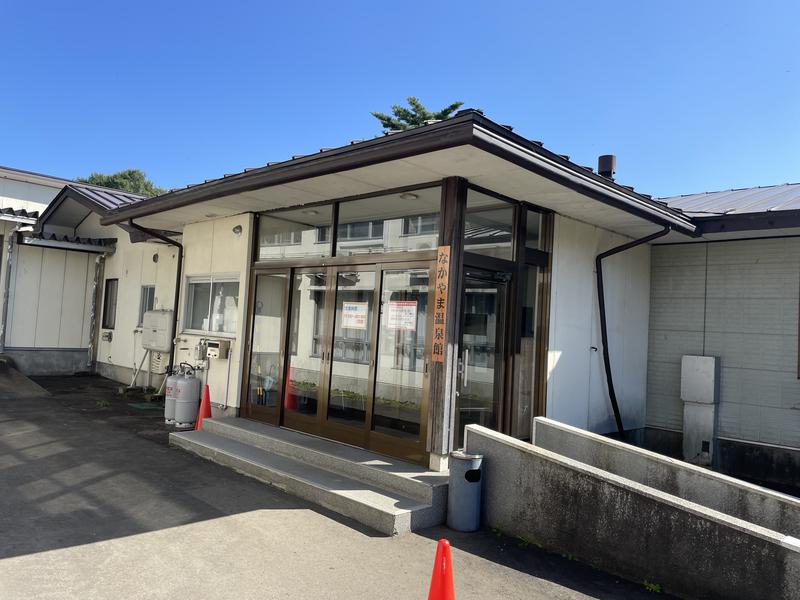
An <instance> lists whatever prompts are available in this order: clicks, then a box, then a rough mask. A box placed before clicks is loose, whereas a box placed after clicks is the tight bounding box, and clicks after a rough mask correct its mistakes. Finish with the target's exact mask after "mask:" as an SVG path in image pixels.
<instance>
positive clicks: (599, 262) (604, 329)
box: [594, 226, 671, 436]
mask: <svg viewBox="0 0 800 600" xmlns="http://www.w3.org/2000/svg"><path fill="white" fill-rule="evenodd" d="M670 230H671V228H670V227H669V226H667V227H664V229H662V230H661V231H659V232H656V233H651V234H650V235H648V236H645V237H643V238H639V239H638V240H633V241H631V242H628V243H627V244H622V245H621V246H617V247H616V248H611V250H606V251H605V252H603V253H602V254H598V255H597V258H595V261H594V264H595V267H596V270H597V301H598V304H599V305H600V337H601V341H602V344H603V366H604V367H605V371H606V383H607V384H608V397H609V398H610V399H611V408H612V409H614V419H615V420H616V422H617V431H618V432H619V434H620V436H622V435H623V434H624V433H625V427H624V426H623V425H622V416H621V415H620V412H619V403H618V402H617V393H616V391H615V390H614V378H613V377H612V375H611V357H610V356H609V353H608V325H607V323H606V299H605V294H604V291H603V259H604V258H608V257H609V256H613V255H615V254H619V253H620V252H625V251H626V250H630V249H631V248H635V247H636V246H641V245H642V244H646V243H647V242H651V241H653V240H655V239H656V238H660V237H662V236H665V235H667V234H668V233H669V232H670Z"/></svg>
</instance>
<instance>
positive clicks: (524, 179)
mask: <svg viewBox="0 0 800 600" xmlns="http://www.w3.org/2000/svg"><path fill="white" fill-rule="evenodd" d="M452 176H458V177H463V178H465V179H467V180H469V182H470V183H472V184H474V185H478V186H481V187H484V188H487V189H489V190H492V191H495V192H498V193H500V194H504V195H506V196H510V197H512V198H515V199H517V200H521V201H525V202H528V203H530V204H532V205H534V206H539V207H542V208H546V209H549V210H552V211H554V212H556V213H559V214H562V215H564V216H568V217H571V218H574V219H578V220H581V221H584V222H586V223H590V224H592V225H597V226H599V227H602V228H604V229H608V230H610V231H614V232H617V233H620V234H623V235H626V236H630V237H641V236H644V235H647V234H649V233H652V232H653V231H655V230H657V229H658V228H659V226H658V225H656V224H654V223H653V222H652V221H650V220H648V219H646V218H643V217H640V216H638V215H634V214H631V213H630V212H627V211H626V210H622V209H620V208H617V207H614V206H609V205H608V204H605V203H603V202H601V201H598V200H597V199H595V198H591V197H589V196H587V195H584V194H582V193H580V192H577V191H575V190H573V189H571V188H569V187H566V186H564V185H562V184H560V183H556V182H555V181H552V180H551V179H548V178H546V177H544V176H542V175H538V174H536V173H534V172H532V171H530V170H528V169H525V168H523V167H521V166H519V165H517V164H515V163H513V162H511V161H509V160H505V159H504V158H501V157H499V156H495V155H494V154H492V153H490V152H487V151H485V150H483V149H480V148H476V147H475V146H472V145H462V146H456V147H452V148H447V149H443V150H436V151H432V152H427V153H423V154H417V155H415V156H410V157H407V158H402V159H398V160H391V161H387V162H383V163H379V164H374V165H370V166H366V167H360V168H356V169H351V170H347V171H341V172H336V173H332V174H328V175H322V176H318V177H312V178H309V179H303V180H299V181H293V182H291V183H284V184H279V185H274V186H271V187H266V188H261V189H257V190H252V191H247V192H241V193H236V194H232V195H228V196H223V197H219V198H214V199H210V200H205V201H202V202H198V203H195V204H191V205H188V206H184V207H179V208H174V209H170V210H166V211H163V212H159V213H155V214H152V215H146V216H141V217H138V218H136V219H135V222H136V223H137V224H139V225H141V226H143V227H148V228H153V229H162V230H172V231H182V230H183V228H184V226H185V225H187V224H189V223H194V222H198V221H204V220H208V219H214V218H218V217H224V216H230V215H235V214H240V213H244V212H261V211H266V210H272V209H276V208H284V207H290V206H302V205H305V204H312V203H317V202H322V201H327V200H333V199H337V198H343V197H349V196H355V195H360V194H370V193H375V192H380V191H383V190H388V189H392V188H397V187H402V186H408V185H416V184H423V183H431V182H438V181H440V180H441V179H443V178H445V177H452Z"/></svg>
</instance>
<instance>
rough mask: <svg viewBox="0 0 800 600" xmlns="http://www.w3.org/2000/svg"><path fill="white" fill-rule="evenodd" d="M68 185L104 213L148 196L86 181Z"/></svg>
mask: <svg viewBox="0 0 800 600" xmlns="http://www.w3.org/2000/svg"><path fill="white" fill-rule="evenodd" d="M66 187H67V188H70V189H71V190H73V191H75V192H77V193H79V194H81V195H82V196H84V197H85V198H86V199H87V200H89V201H90V202H92V203H93V204H95V205H96V206H97V208H99V209H100V210H101V211H102V212H104V213H105V212H108V211H111V210H116V209H118V208H124V207H126V206H130V205H131V204H136V203H137V202H141V201H143V200H146V199H147V196H142V195H141V194H131V193H129V192H122V191H120V190H114V189H111V188H104V187H99V186H96V185H89V184H85V183H70V184H67V186H66Z"/></svg>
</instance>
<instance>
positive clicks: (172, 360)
mask: <svg viewBox="0 0 800 600" xmlns="http://www.w3.org/2000/svg"><path fill="white" fill-rule="evenodd" d="M128 225H130V226H131V227H133V228H134V229H136V230H137V231H141V232H142V233H144V234H146V235H148V236H150V237H154V238H156V239H158V240H161V241H162V242H164V243H166V244H169V245H170V246H175V247H176V248H177V249H178V266H177V268H176V269H175V300H174V301H173V303H172V346H173V347H172V352H170V353H169V366H168V367H167V373H172V367H173V366H174V365H175V338H176V337H178V306H179V302H180V295H181V275H182V270H183V244H181V243H180V242H176V241H175V240H172V239H170V238H168V237H167V236H165V235H162V234H160V233H158V232H157V231H153V230H152V229H147V228H145V227H142V226H141V225H137V224H136V223H134V222H133V219H128Z"/></svg>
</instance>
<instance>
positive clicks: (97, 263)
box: [86, 254, 106, 372]
mask: <svg viewBox="0 0 800 600" xmlns="http://www.w3.org/2000/svg"><path fill="white" fill-rule="evenodd" d="M105 259H106V256H105V254H98V255H97V256H95V257H94V278H93V279H92V304H91V306H90V308H89V348H88V353H89V356H88V357H87V359H86V366H87V367H89V368H90V369H91V368H92V367H93V366H94V362H95V356H94V351H95V347H94V340H95V336H96V335H97V294H98V288H99V287H100V276H101V274H102V272H103V262H104V261H105ZM92 372H94V371H92Z"/></svg>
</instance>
